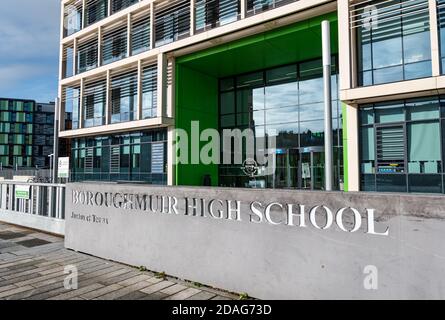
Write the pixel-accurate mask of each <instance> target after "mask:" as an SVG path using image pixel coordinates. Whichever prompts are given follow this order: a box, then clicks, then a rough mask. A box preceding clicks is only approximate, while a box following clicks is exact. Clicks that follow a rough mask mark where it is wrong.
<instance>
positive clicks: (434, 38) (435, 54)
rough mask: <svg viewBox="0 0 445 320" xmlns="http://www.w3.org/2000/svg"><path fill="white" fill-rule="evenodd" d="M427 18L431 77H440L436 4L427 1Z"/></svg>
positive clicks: (431, 0) (433, 1) (434, 1)
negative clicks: (428, 19)
mask: <svg viewBox="0 0 445 320" xmlns="http://www.w3.org/2000/svg"><path fill="white" fill-rule="evenodd" d="M428 6H429V14H430V15H429V16H430V39H431V63H432V71H433V76H440V65H441V61H440V60H441V59H440V44H439V38H440V36H439V27H438V23H437V2H436V0H429V2H428Z"/></svg>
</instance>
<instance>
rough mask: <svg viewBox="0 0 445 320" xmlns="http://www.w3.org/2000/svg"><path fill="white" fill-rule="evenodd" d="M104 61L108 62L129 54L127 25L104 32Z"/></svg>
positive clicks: (104, 62)
mask: <svg viewBox="0 0 445 320" xmlns="http://www.w3.org/2000/svg"><path fill="white" fill-rule="evenodd" d="M102 46H103V49H102V50H103V51H102V61H103V64H108V63H111V62H114V61H117V60H120V59H123V58H125V57H126V56H127V27H126V26H125V27H119V28H117V29H114V30H112V31H109V32H107V33H105V34H104V37H103V40H102Z"/></svg>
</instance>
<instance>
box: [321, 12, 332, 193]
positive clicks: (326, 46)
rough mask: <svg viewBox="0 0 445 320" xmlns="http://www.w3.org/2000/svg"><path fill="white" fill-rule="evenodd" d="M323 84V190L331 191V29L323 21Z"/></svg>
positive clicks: (326, 22)
mask: <svg viewBox="0 0 445 320" xmlns="http://www.w3.org/2000/svg"><path fill="white" fill-rule="evenodd" d="M321 29H322V50H323V82H324V86H323V87H324V88H323V89H324V151H325V152H324V159H325V161H324V164H325V165H324V172H325V190H326V191H332V186H333V180H334V160H333V159H334V146H333V133H332V94H331V63H332V62H331V28H330V23H329V21H327V20H324V21H323V22H322V23H321Z"/></svg>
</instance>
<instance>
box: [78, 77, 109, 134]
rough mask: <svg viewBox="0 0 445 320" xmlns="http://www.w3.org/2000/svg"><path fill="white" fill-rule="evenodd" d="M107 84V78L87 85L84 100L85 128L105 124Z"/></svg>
mask: <svg viewBox="0 0 445 320" xmlns="http://www.w3.org/2000/svg"><path fill="white" fill-rule="evenodd" d="M106 92H107V86H106V81H105V80H100V81H97V82H93V83H88V84H86V85H85V89H84V97H83V102H82V112H83V126H84V128H88V127H95V126H101V125H104V124H105V103H106Z"/></svg>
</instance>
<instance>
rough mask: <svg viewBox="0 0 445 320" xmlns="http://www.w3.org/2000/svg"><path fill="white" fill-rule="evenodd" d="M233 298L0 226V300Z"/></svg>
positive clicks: (53, 238) (53, 239)
mask: <svg viewBox="0 0 445 320" xmlns="http://www.w3.org/2000/svg"><path fill="white" fill-rule="evenodd" d="M76 272H77V277H74V276H75V273H76ZM76 280H77V281H76ZM76 283H77V289H73V287H74V288H75V287H76V286H75V284H76ZM238 298H239V297H238V296H236V295H234V294H230V293H227V292H224V291H220V290H217V289H213V288H210V287H206V286H203V285H201V284H199V283H191V282H188V281H182V280H179V279H176V278H172V277H169V276H166V275H164V274H155V273H153V272H150V271H144V270H139V269H138V268H134V267H131V266H127V265H123V264H120V263H116V262H112V261H107V260H104V259H100V258H96V257H92V256H90V255H86V254H82V253H78V252H74V251H71V250H67V249H65V248H64V245H63V238H61V237H57V236H54V235H49V234H45V233H42V232H39V231H35V230H30V229H26V228H22V227H18V226H12V225H9V224H6V223H2V222H0V300H164V299H165V300H236V299H238Z"/></svg>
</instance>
